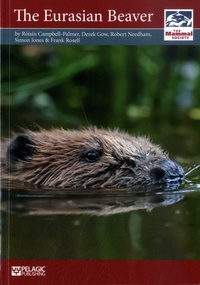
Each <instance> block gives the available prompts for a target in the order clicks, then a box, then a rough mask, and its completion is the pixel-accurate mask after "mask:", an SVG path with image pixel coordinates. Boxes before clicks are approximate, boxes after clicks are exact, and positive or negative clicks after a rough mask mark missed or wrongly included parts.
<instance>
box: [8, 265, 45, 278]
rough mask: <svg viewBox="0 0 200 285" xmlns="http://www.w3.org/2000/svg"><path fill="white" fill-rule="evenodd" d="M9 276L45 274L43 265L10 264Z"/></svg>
mask: <svg viewBox="0 0 200 285" xmlns="http://www.w3.org/2000/svg"><path fill="white" fill-rule="evenodd" d="M11 276H46V268H45V266H11Z"/></svg>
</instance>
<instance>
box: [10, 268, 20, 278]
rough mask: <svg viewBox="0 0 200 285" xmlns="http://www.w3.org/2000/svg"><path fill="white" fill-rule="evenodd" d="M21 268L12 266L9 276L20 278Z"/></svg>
mask: <svg viewBox="0 0 200 285" xmlns="http://www.w3.org/2000/svg"><path fill="white" fill-rule="evenodd" d="M21 275H22V272H21V266H12V268H11V276H21Z"/></svg>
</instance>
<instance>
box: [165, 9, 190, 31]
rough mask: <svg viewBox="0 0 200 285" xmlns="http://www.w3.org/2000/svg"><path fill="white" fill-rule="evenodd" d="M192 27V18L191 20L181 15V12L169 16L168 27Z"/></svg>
mask: <svg viewBox="0 0 200 285" xmlns="http://www.w3.org/2000/svg"><path fill="white" fill-rule="evenodd" d="M191 26H192V18H191V19H189V18H188V17H186V16H184V15H183V14H181V13H180V12H179V11H177V12H176V13H174V14H171V15H169V16H168V17H167V20H166V27H191Z"/></svg>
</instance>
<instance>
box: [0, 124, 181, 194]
mask: <svg viewBox="0 0 200 285" xmlns="http://www.w3.org/2000/svg"><path fill="white" fill-rule="evenodd" d="M1 160H2V166H1V168H2V176H3V178H5V177H7V178H10V179H12V180H17V181H21V182H28V183H30V184H36V185H42V186H47V187H60V188H132V187H134V186H142V187H143V186H147V185H160V184H169V183H179V184H180V182H181V181H182V180H183V179H184V170H183V168H182V167H181V166H180V165H178V164H177V163H175V162H173V161H172V160H170V159H169V157H168V155H167V153H166V152H165V151H163V150H162V149H161V148H160V146H158V145H155V144H153V143H152V142H151V141H150V140H149V139H148V138H147V137H142V136H131V135H129V134H127V133H125V132H120V131H119V130H104V129H97V128H95V127H94V128H88V129H81V130H63V129H52V130H50V131H46V130H43V129H41V130H39V131H37V132H33V131H30V130H27V131H25V132H24V133H21V134H18V135H15V136H14V137H13V138H12V139H11V140H7V141H5V142H4V143H3V151H2V159H1Z"/></svg>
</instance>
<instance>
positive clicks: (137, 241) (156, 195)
mask: <svg viewBox="0 0 200 285" xmlns="http://www.w3.org/2000/svg"><path fill="white" fill-rule="evenodd" d="M192 169H193V171H191V168H189V167H187V170H186V173H188V175H187V176H186V181H185V183H184V184H182V185H181V186H180V187H179V189H162V188H157V189H145V191H144V189H132V190H119V189H114V190H99V191H96V190H95V191H94V190H93V191H92V190H91V191H85V190H82V191H74V190H58V189H40V188H36V187H34V188H33V187H32V188H31V187H30V186H27V185H19V184H17V183H12V184H9V185H6V183H3V185H4V187H3V188H4V190H3V191H2V221H3V225H2V232H3V236H2V245H3V247H2V248H3V251H2V256H3V258H11V259H26V258H27V259H45V258H47V259H199V258H200V207H199V205H200V169H199V166H193V167H192ZM8 189H10V190H9V191H8Z"/></svg>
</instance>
